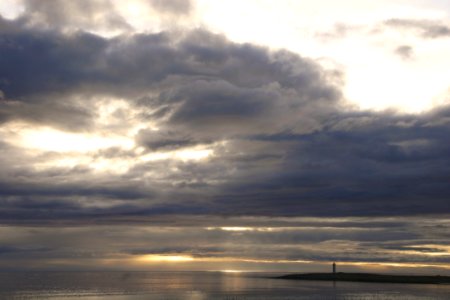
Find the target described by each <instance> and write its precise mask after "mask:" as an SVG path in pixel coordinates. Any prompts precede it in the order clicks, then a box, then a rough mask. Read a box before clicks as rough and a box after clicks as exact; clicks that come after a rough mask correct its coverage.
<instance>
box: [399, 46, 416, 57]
mask: <svg viewBox="0 0 450 300" xmlns="http://www.w3.org/2000/svg"><path fill="white" fill-rule="evenodd" d="M395 54H397V55H398V56H400V57H401V58H402V59H405V60H409V59H412V58H413V56H414V48H413V47H411V46H409V45H402V46H398V47H397V48H396V49H395Z"/></svg>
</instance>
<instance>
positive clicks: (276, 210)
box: [0, 20, 450, 224]
mask: <svg viewBox="0 0 450 300" xmlns="http://www.w3.org/2000/svg"><path fill="white" fill-rule="evenodd" d="M2 22H3V23H6V24H8V26H7V27H4V28H6V29H4V34H3V39H2V41H1V45H0V46H1V47H0V54H1V55H0V78H1V80H0V90H2V91H3V93H4V99H3V100H2V102H1V104H0V118H1V120H2V122H3V123H2V131H1V132H0V134H1V137H2V141H3V144H2V147H3V148H4V150H5V151H6V152H5V153H8V155H10V157H9V158H8V159H7V158H6V157H7V156H6V155H5V156H4V158H3V159H2V165H3V168H2V170H1V172H0V179H1V186H2V187H3V189H2V195H1V201H2V203H3V207H4V209H2V211H1V220H2V222H4V223H14V222H17V223H20V222H24V223H27V222H30V223H33V222H36V223H46V222H48V223H53V222H57V221H58V222H67V223H81V224H84V223H85V222H88V221H89V220H92V219H93V218H95V219H97V220H101V222H110V223H114V222H116V221H117V220H120V219H122V220H123V219H126V220H128V222H136V223H139V222H142V220H145V219H146V218H156V217H161V218H162V217H164V216H168V215H177V216H198V215H204V216H228V217H229V216H232V215H236V214H237V215H240V216H270V217H280V216H288V217H295V216H332V217H342V216H386V215H388V216H392V215H406V216H408V215H418V214H435V213H442V212H443V211H446V202H447V201H446V199H447V196H446V195H448V193H449V192H450V191H449V189H448V184H447V183H448V182H447V178H448V175H449V174H448V170H447V168H445V166H446V165H447V164H448V162H449V156H448V153H450V151H449V150H450V149H449V147H448V145H447V144H446V143H445V140H446V136H448V134H449V132H448V131H449V126H448V121H447V120H448V117H449V109H448V108H447V107H441V108H439V109H436V110H434V111H431V112H429V113H427V114H422V115H402V114H395V113H392V112H370V111H367V112H364V111H362V112H354V111H348V110H343V109H342V107H341V100H342V98H343V97H342V93H341V86H339V85H337V84H336V80H334V79H335V78H334V79H333V76H335V75H333V74H330V72H327V71H325V70H323V69H322V68H321V67H320V66H319V65H318V64H317V63H316V62H315V61H313V60H311V59H307V58H303V57H301V56H299V55H297V54H293V53H291V52H288V51H283V50H282V51H271V50H269V49H266V48H264V47H260V46H255V45H251V44H237V43H233V42H231V41H229V40H227V39H226V38H225V37H224V36H221V35H217V34H212V33H210V32H207V31H205V30H194V31H187V32H184V33H182V34H181V35H179V34H175V33H173V32H161V33H157V34H151V33H145V34H134V35H123V36H117V37H114V38H104V37H99V36H97V35H94V34H92V33H86V32H82V31H79V32H75V33H74V32H72V33H67V32H66V33H61V32H58V31H55V30H42V29H40V30H38V31H36V30H35V29H33V28H30V27H27V26H25V25H23V24H22V23H20V22H18V21H8V20H3V21H2ZM36 51H40V52H39V53H40V55H39V56H36V53H37V52H36ZM48 127H50V128H53V129H58V130H59V131H58V134H57V135H55V136H58V137H60V138H61V137H64V139H63V138H61V140H65V141H67V140H68V139H69V138H73V137H76V138H77V139H76V140H77V141H80V143H81V142H86V143H88V146H89V147H79V148H74V149H81V150H74V151H72V152H70V151H66V150H64V148H62V147H60V146H58V145H55V148H48V147H47V148H46V147H44V146H43V145H44V144H46V141H39V140H36V139H38V138H39V137H41V136H42V135H39V134H36V133H39V132H40V130H44V129H43V128H48ZM68 132H70V133H71V134H72V135H68V136H65V135H64V134H68ZM26 134H29V135H30V134H31V137H33V134H35V135H34V139H33V143H34V144H33V145H34V146H33V147H34V148H32V147H31V144H27V141H29V140H30V138H29V136H27V135H26ZM50 137H51V135H50ZM27 138H28V139H27ZM96 139H97V140H96ZM105 139H106V142H105ZM108 139H109V140H108ZM117 139H118V140H119V142H117ZM92 140H94V141H95V143H93V142H92ZM110 140H112V141H113V142H110ZM92 145H95V146H96V147H97V148H95V147H94V148H93V147H92ZM127 145H131V146H127ZM49 149H50V150H49ZM61 149H62V150H61ZM86 149H87V150H86ZM198 151H204V152H201V153H200V154H199V152H198ZM199 157H200V158H199ZM10 158H13V159H14V161H15V162H16V163H14V164H12V163H11V162H10V161H11V160H10ZM174 222H176V221H174Z"/></svg>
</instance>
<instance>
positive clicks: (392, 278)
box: [276, 272, 450, 284]
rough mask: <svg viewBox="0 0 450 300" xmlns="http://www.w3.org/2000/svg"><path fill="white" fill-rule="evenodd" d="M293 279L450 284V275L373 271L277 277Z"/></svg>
mask: <svg viewBox="0 0 450 300" xmlns="http://www.w3.org/2000/svg"><path fill="white" fill-rule="evenodd" d="M276 278H278V279H291V280H320V281H356V282H380V283H412V284H450V276H439V275H438V276H422V275H384V274H372V273H342V272H338V273H305V274H288V275H283V276H279V277H276Z"/></svg>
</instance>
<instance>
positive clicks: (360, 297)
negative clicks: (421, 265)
mask: <svg viewBox="0 0 450 300" xmlns="http://www.w3.org/2000/svg"><path fill="white" fill-rule="evenodd" d="M274 275H280V274H274V273H226V272H1V273H0V299H2V300H3V299H8V300H9V299H12V300H14V299H53V300H59V299H64V300H68V299H71V300H74V299H80V300H105V299H110V300H143V299H152V300H153V299H155V300H156V299H157V300H160V299H161V300H172V299H173V300H204V299H219V300H245V299H249V300H250V299H252V300H254V299H270V300H275V299H276V300H288V299H315V300H322V299H324V300H325V299H327V300H328V299H339V300H375V299H376V300H381V299H383V300H384V299H388V300H389V299H395V300H400V299H402V300H407V299H408V300H410V299H411V300H419V299H421V300H425V299H446V300H448V299H450V285H437V284H431V285H428V284H420V285H419V284H386V283H358V282H328V281H298V280H283V279H273V278H270V277H272V276H274Z"/></svg>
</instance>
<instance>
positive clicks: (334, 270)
mask: <svg viewBox="0 0 450 300" xmlns="http://www.w3.org/2000/svg"><path fill="white" fill-rule="evenodd" d="M333 274H336V263H335V262H333Z"/></svg>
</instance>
